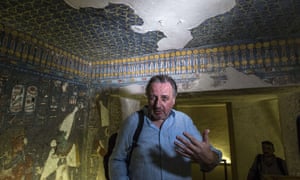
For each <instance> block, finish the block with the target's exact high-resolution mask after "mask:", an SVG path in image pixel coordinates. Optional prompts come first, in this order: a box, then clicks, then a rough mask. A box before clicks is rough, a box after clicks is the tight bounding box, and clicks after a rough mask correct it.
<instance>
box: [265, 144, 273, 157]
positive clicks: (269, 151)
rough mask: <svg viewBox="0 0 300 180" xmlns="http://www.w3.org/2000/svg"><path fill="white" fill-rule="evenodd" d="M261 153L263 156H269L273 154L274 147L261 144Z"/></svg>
mask: <svg viewBox="0 0 300 180" xmlns="http://www.w3.org/2000/svg"><path fill="white" fill-rule="evenodd" d="M262 151H263V154H264V155H267V156H270V155H273V153H274V147H273V146H272V145H270V144H262Z"/></svg>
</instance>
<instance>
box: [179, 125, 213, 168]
mask: <svg viewBox="0 0 300 180" xmlns="http://www.w3.org/2000/svg"><path fill="white" fill-rule="evenodd" d="M208 133H209V129H206V130H204V132H203V135H202V137H203V141H202V142H201V141H198V140H197V139H196V138H194V137H193V136H192V135H190V134H189V133H187V132H183V135H184V136H185V137H186V138H187V139H186V138H183V137H182V136H177V137H176V138H177V140H178V141H175V142H174V143H175V145H176V147H177V148H176V151H177V152H178V153H179V154H181V155H182V156H184V157H187V158H190V159H192V160H193V161H196V162H198V163H200V165H201V166H204V167H207V168H208V167H210V166H213V167H214V166H215V165H216V162H218V156H217V154H216V153H215V152H213V151H212V150H211V149H210V143H209V138H208ZM207 168H205V169H207ZM209 169H210V168H209Z"/></svg>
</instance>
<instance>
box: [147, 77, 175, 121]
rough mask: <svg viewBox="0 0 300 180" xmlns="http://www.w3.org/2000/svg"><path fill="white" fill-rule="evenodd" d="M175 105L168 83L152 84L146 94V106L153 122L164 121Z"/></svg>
mask: <svg viewBox="0 0 300 180" xmlns="http://www.w3.org/2000/svg"><path fill="white" fill-rule="evenodd" d="M174 104H175V96H173V89H172V86H171V84H170V83H168V82H166V83H159V82H156V83H152V84H151V87H150V91H149V94H148V105H149V109H150V113H151V116H152V117H151V118H152V120H153V121H156V120H165V119H166V118H167V117H168V115H169V113H170V111H171V109H172V108H173V106H174Z"/></svg>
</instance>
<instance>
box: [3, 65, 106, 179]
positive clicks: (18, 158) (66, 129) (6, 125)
mask: <svg viewBox="0 0 300 180" xmlns="http://www.w3.org/2000/svg"><path fill="white" fill-rule="evenodd" d="M0 77H1V78H0V104H1V107H0V147H1V148H0V179H1V180H10V179H13V180H18V179H20V180H21V179H40V180H50V179H60V180H72V179H76V177H81V176H83V175H82V172H83V171H84V170H83V169H84V168H85V167H86V166H87V164H88V166H89V168H90V169H91V171H92V172H97V171H96V169H99V168H100V169H101V166H100V165H101V164H99V162H100V161H99V162H98V161H95V162H97V163H92V164H91V163H89V162H86V161H85V157H84V155H83V153H84V152H86V151H87V149H90V150H89V151H90V153H87V154H90V156H91V157H92V156H93V155H95V154H96V153H95V152H96V150H95V149H94V146H93V144H92V143H88V142H92V141H94V140H95V141H96V138H95V137H96V136H95V135H96V134H97V132H98V131H95V132H94V133H93V134H92V135H91V136H90V138H89V139H84V137H85V135H84V134H87V132H89V131H88V130H87V129H86V126H85V123H84V121H86V120H87V119H88V104H87V102H88V96H87V95H88V94H87V88H86V86H80V85H76V84H73V83H71V82H69V81H68V80H58V79H55V78H54V77H53V78H52V79H51V78H49V79H46V78H41V77H38V76H35V75H33V74H30V73H27V74H23V73H22V72H20V71H16V70H13V69H10V70H8V69H2V70H1V73H0ZM96 115H97V114H96ZM99 127H100V121H99V122H96V123H94V124H93V126H90V128H92V129H99ZM98 137H99V138H98ZM100 139H102V141H103V142H101V141H99V140H100ZM97 140H98V142H99V147H100V149H101V151H100V150H98V151H99V153H98V154H99V155H98V157H97V158H98V159H101V153H100V152H102V155H103V152H105V145H106V144H105V135H101V136H97ZM100 142H101V143H100ZM84 144H86V146H84ZM87 146H90V148H85V147H87ZM98 149H99V148H98ZM94 151H95V152H94ZM92 152H93V153H92ZM93 158H94V159H96V158H95V157H93ZM83 164H84V165H85V167H83ZM85 175H86V176H89V177H90V178H91V179H93V177H94V175H93V174H92V173H87V174H85ZM98 176H100V175H98ZM95 178H96V176H95ZM100 179H101V178H100Z"/></svg>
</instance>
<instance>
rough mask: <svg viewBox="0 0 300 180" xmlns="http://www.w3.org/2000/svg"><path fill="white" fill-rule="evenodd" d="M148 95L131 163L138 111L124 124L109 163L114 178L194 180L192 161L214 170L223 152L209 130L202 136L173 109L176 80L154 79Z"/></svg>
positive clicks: (205, 169) (160, 77)
mask: <svg viewBox="0 0 300 180" xmlns="http://www.w3.org/2000/svg"><path fill="white" fill-rule="evenodd" d="M146 96H147V99H148V105H146V106H145V107H143V108H142V110H143V114H144V124H143V127H142V130H141V134H140V136H139V139H138V142H137V146H136V147H135V148H134V149H133V152H132V156H131V159H130V164H129V165H128V164H127V160H128V159H127V156H128V152H129V151H130V149H131V144H132V142H131V141H132V137H133V133H134V131H135V129H136V127H137V124H138V119H139V115H138V113H137V112H135V113H133V114H131V115H130V116H129V117H128V118H127V119H126V120H125V121H124V122H123V124H122V127H121V128H120V130H119V132H118V137H117V141H116V145H115V148H114V150H113V153H112V155H111V158H110V162H109V175H110V179H111V180H123V179H124V180H125V179H131V180H140V179H143V180H153V179H156V180H158V179H172V180H190V179H192V177H191V163H192V162H196V163H198V164H199V165H200V168H201V170H202V171H205V172H208V171H211V170H212V169H214V168H215V167H216V166H217V165H218V164H219V162H220V161H221V158H222V152H221V151H220V150H217V149H216V148H215V147H213V146H212V145H211V144H210V142H209V138H208V133H209V130H208V129H206V130H204V132H203V134H202V135H201V133H200V132H199V130H198V129H197V128H196V126H195V125H194V123H193V121H192V119H191V118H190V117H189V116H188V115H186V114H185V113H183V112H180V111H177V110H175V109H173V106H174V104H175V100H176V96H177V85H176V83H175V81H174V80H173V79H172V78H171V77H170V76H167V75H156V76H153V77H152V78H151V79H150V80H149V82H148V84H147V86H146ZM200 168H199V171H200Z"/></svg>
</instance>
